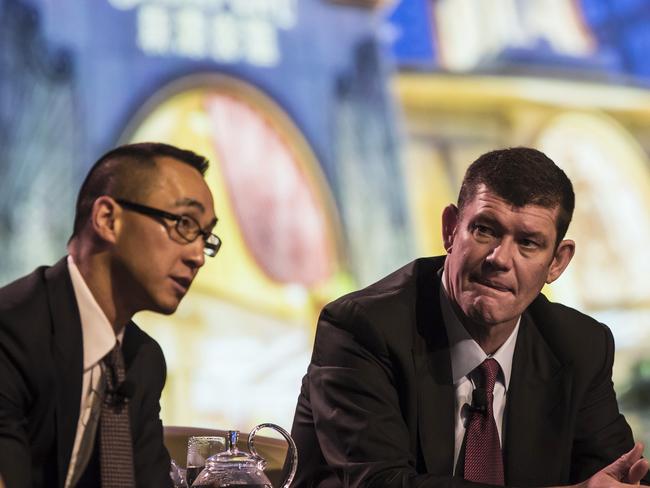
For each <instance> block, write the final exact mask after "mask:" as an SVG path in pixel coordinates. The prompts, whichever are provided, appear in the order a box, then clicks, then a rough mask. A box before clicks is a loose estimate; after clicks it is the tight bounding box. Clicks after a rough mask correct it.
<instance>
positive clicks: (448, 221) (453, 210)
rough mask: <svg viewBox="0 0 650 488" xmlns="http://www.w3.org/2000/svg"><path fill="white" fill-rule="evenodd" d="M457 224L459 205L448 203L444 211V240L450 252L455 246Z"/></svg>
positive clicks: (446, 248)
mask: <svg viewBox="0 0 650 488" xmlns="http://www.w3.org/2000/svg"><path fill="white" fill-rule="evenodd" d="M457 225H458V207H456V205H453V204H451V205H447V206H446V207H445V209H444V210H443V211H442V242H443V244H444V246H445V250H446V251H447V253H450V252H451V248H452V247H453V244H454V237H455V236H456V226H457Z"/></svg>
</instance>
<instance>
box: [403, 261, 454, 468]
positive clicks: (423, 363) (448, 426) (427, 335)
mask: <svg viewBox="0 0 650 488" xmlns="http://www.w3.org/2000/svg"><path fill="white" fill-rule="evenodd" d="M442 262H443V260H440V261H437V260H436V261H435V262H434V263H437V265H435V266H433V267H429V266H428V265H429V262H426V263H424V262H422V261H421V262H420V263H421V266H420V269H419V270H418V278H417V302H416V330H417V334H416V337H415V338H414V348H413V357H414V361H415V372H416V381H417V391H418V431H419V436H420V446H421V449H422V454H423V457H424V462H425V465H426V470H427V472H428V473H436V474H441V475H442V474H451V473H452V472H453V464H454V401H455V399H454V385H453V383H452V375H451V356H450V354H449V344H448V339H447V333H446V330H445V327H444V323H443V320H442V313H441V311H440V300H439V286H440V279H439V278H438V277H437V276H436V271H437V270H438V268H439V267H440V266H442ZM425 264H426V265H427V266H426V267H425Z"/></svg>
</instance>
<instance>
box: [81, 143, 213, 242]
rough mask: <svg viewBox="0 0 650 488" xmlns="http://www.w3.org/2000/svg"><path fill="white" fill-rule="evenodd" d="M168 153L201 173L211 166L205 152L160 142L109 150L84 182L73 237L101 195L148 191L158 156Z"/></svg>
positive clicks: (128, 195) (134, 195)
mask: <svg viewBox="0 0 650 488" xmlns="http://www.w3.org/2000/svg"><path fill="white" fill-rule="evenodd" d="M165 156H166V157H171V158H174V159H177V160H178V161H181V162H183V163H185V164H188V165H190V166H192V167H193V168H195V169H196V170H197V171H198V172H199V173H201V175H205V172H206V171H207V169H208V165H209V162H208V160H207V159H206V158H204V157H203V156H200V155H198V154H196V153H194V152H192V151H188V150H185V149H179V148H177V147H175V146H172V145H169V144H163V143H160V142H141V143H137V144H127V145H124V146H119V147H116V148H115V149H112V150H110V151H109V152H107V153H106V154H104V155H103V156H102V157H101V158H99V159H98V160H97V162H96V163H95V164H94V165H93V167H92V168H91V169H90V171H89V172H88V174H87V175H86V179H85V180H84V182H83V183H82V185H81V189H80V190H79V195H78V197H77V206H76V214H75V219H74V228H73V232H72V237H71V239H72V238H73V237H75V236H77V235H79V233H80V232H81V230H82V229H83V227H84V225H85V224H86V222H87V221H88V219H89V217H90V213H91V211H92V207H93V204H94V203H95V200H96V199H97V198H99V197H100V196H102V195H110V196H113V197H116V198H125V199H134V198H137V197H139V196H142V195H143V194H145V193H146V192H147V191H148V190H149V188H150V183H151V179H152V174H151V172H152V170H155V168H156V158H159V157H165Z"/></svg>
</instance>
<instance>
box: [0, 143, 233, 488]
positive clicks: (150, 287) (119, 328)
mask: <svg viewBox="0 0 650 488" xmlns="http://www.w3.org/2000/svg"><path fill="white" fill-rule="evenodd" d="M207 167H208V162H207V161H206V160H205V158H203V157H201V156H198V155H196V154H194V153H192V152H190V151H185V150H181V149H178V148H176V147H173V146H169V145H166V144H159V143H141V144H132V145H126V146H121V147H118V148H116V149H114V150H112V151H110V152H108V153H107V154H105V155H104V156H102V157H101V158H100V159H99V161H97V163H95V165H94V166H93V167H92V169H91V170H90V172H89V173H88V176H87V177H86V179H85V181H84V183H83V185H82V187H81V190H80V192H79V196H78V200H77V208H76V217H75V223H74V231H73V235H72V237H71V238H70V241H69V243H68V251H69V255H68V256H67V257H66V258H63V259H62V260H61V261H59V262H58V263H57V264H55V265H54V266H52V267H40V268H38V269H37V270H35V271H34V272H33V273H31V274H30V275H28V276H25V277H23V278H21V279H19V280H17V281H15V282H14V283H11V284H9V285H7V286H5V287H4V288H1V289H0V475H1V476H2V479H4V481H5V483H6V485H7V487H8V488H14V487H45V486H47V487H53V486H56V487H71V486H79V487H83V486H94V487H97V486H102V487H113V486H114V487H118V486H120V487H130V486H143V487H144V486H146V487H151V486H155V487H165V486H171V481H170V477H169V468H170V460H169V455H168V453H167V451H166V449H165V447H164V445H163V431H162V424H161V422H160V418H159V411H160V406H159V399H160V394H161V391H162V388H163V385H164V383H165V375H166V367H165V359H164V357H163V353H162V351H161V349H160V347H159V346H158V344H157V343H156V342H155V341H154V340H153V339H152V338H151V337H149V336H148V335H147V334H145V333H144V332H143V331H142V330H140V329H139V328H138V327H137V326H136V325H135V324H134V323H133V322H132V321H131V317H132V316H133V315H134V314H135V313H136V312H138V311H141V310H151V311H155V312H160V313H164V314H171V313H173V312H174V311H175V310H176V308H177V307H178V304H179V302H180V300H181V299H182V298H183V296H184V295H185V293H187V291H188V289H189V287H190V285H191V283H192V281H193V279H194V277H195V276H196V273H197V272H198V270H199V268H200V267H201V266H203V264H204V262H205V256H206V255H207V256H210V257H212V256H214V255H215V254H216V253H217V252H218V250H219V247H220V245H221V241H220V239H219V238H218V237H217V236H216V235H214V234H212V229H213V228H214V226H215V224H216V223H217V218H216V216H215V212H214V204H213V200H212V195H211V193H210V190H209V189H208V186H207V184H206V183H205V181H204V180H203V175H204V173H205V171H206V170H207Z"/></svg>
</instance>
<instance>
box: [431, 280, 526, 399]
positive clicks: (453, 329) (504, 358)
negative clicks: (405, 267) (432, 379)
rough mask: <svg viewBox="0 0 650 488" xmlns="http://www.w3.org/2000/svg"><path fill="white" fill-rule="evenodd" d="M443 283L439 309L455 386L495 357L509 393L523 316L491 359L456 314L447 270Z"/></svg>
mask: <svg viewBox="0 0 650 488" xmlns="http://www.w3.org/2000/svg"><path fill="white" fill-rule="evenodd" d="M440 280H441V282H442V286H441V287H440V309H441V311H442V318H443V321H444V323H445V328H446V329H447V338H448V339H449V352H450V354H451V374H452V379H453V381H454V384H456V383H458V382H459V381H460V380H461V379H463V378H464V377H465V376H467V375H468V374H469V373H470V372H472V371H473V370H474V369H476V368H477V367H478V366H479V365H480V364H481V363H482V362H483V361H485V360H486V359H487V358H488V357H492V358H494V359H496V361H497V362H498V363H499V366H500V367H501V371H503V378H504V381H505V383H504V385H505V387H506V390H508V386H509V385H510V374H511V372H512V358H513V356H514V353H515V344H516V343H517V334H518V333H519V324H520V323H521V317H519V319H518V320H517V325H515V328H514V330H513V331H512V332H511V334H510V336H509V337H508V339H506V341H505V342H504V343H503V345H502V346H501V347H500V348H499V349H498V350H497V351H496V352H495V353H494V354H492V355H491V356H488V355H487V354H485V351H483V349H481V346H479V345H478V343H477V342H476V341H475V340H474V339H472V337H471V336H470V335H469V332H467V330H466V329H465V327H464V326H463V324H462V323H461V321H460V319H459V318H458V316H457V315H456V312H455V311H454V309H453V307H452V305H451V302H450V300H449V296H448V295H447V290H446V288H445V280H444V271H443V273H442V277H441V278H440Z"/></svg>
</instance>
